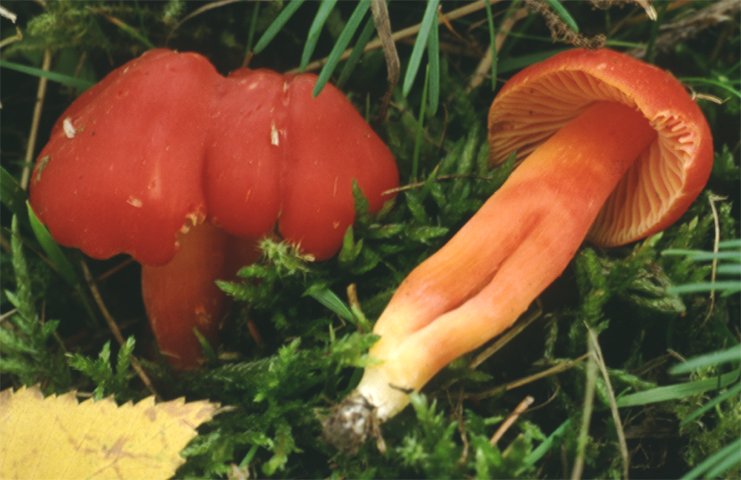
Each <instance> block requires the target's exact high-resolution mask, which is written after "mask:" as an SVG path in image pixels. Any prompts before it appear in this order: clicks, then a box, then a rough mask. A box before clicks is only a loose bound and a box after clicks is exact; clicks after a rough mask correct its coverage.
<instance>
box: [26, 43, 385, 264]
mask: <svg viewBox="0 0 741 480" xmlns="http://www.w3.org/2000/svg"><path fill="white" fill-rule="evenodd" d="M315 81H316V77H314V76H313V75H299V76H296V77H291V76H284V75H280V74H278V73H275V72H271V71H267V70H257V71H250V70H246V69H241V70H239V71H237V72H235V73H234V74H232V75H230V76H229V77H228V78H224V77H222V76H221V75H219V74H218V73H217V72H216V71H215V70H214V68H213V67H212V66H211V64H210V63H209V62H208V60H206V59H205V58H204V57H202V56H200V55H198V54H195V53H176V52H173V51H170V50H162V49H159V50H152V51H149V52H147V53H145V54H144V55H142V56H141V57H139V58H137V59H135V60H132V61H131V62H129V63H127V64H125V65H124V66H122V67H120V68H118V69H116V70H114V71H113V72H111V73H110V74H109V75H108V76H107V77H105V78H104V79H103V80H102V81H101V82H100V83H98V84H97V85H95V86H94V87H92V88H91V89H90V90H88V91H87V92H85V93H84V94H83V95H81V96H80V97H79V98H78V99H77V100H76V101H75V102H74V103H73V104H72V105H71V106H70V107H69V108H68V109H67V110H66V111H65V112H64V114H63V115H62V117H61V118H60V120H59V121H58V122H57V124H56V125H55V126H54V128H53V130H52V134H51V138H50V140H49V143H48V144H47V145H46V146H45V147H44V149H43V150H42V152H41V154H40V155H39V158H38V160H37V163H36V167H35V169H34V172H33V177H32V183H31V205H32V206H33V208H34V210H35V212H36V214H37V215H38V216H39V218H40V219H41V220H42V222H43V223H44V224H45V225H46V226H47V227H48V228H49V230H50V232H51V234H52V236H53V237H54V238H55V239H56V240H57V241H58V242H59V243H61V244H64V245H67V246H71V247H77V248H80V249H81V250H82V251H84V252H85V253H87V254H88V255H90V256H91V257H95V258H107V257H110V256H112V255H116V254H118V253H128V254H130V255H132V256H133V257H134V258H135V259H136V260H138V261H139V262H141V263H144V264H148V265H162V264H165V263H167V262H168V261H170V260H171V259H172V257H173V256H174V255H175V252H176V250H177V242H176V239H177V235H178V233H179V232H182V231H187V229H189V228H190V227H191V226H193V225H196V224H199V223H201V222H203V221H204V220H206V219H208V220H210V221H212V222H213V223H215V224H217V225H219V226H221V227H222V228H223V229H224V230H226V231H227V232H229V233H231V234H233V235H236V236H240V237H244V238H256V237H259V236H262V235H265V234H270V233H272V231H273V229H274V228H275V225H276V222H278V228H279V230H280V232H281V233H282V234H283V236H284V238H286V239H288V240H290V241H293V242H296V243H300V244H301V246H302V249H303V250H304V251H305V252H306V253H311V254H313V255H314V256H315V257H316V258H318V259H326V258H329V257H331V256H332V255H334V254H335V253H336V252H337V250H338V249H339V248H340V245H341V243H342V237H343V235H344V232H345V230H346V229H347V227H348V226H349V225H350V224H351V223H352V222H353V219H354V202H353V196H352V182H353V181H354V180H357V182H358V183H359V185H360V188H361V189H362V191H363V192H364V194H365V195H366V196H367V197H368V199H369V203H370V206H371V208H372V209H373V210H377V209H379V208H380V207H381V205H382V203H383V201H384V200H385V197H384V195H383V192H385V191H386V190H389V189H391V188H393V187H395V186H396V185H397V184H398V171H397V168H396V162H395V160H394V158H393V156H392V154H391V152H390V151H389V149H388V148H387V147H386V146H385V145H384V143H383V142H382V141H381V140H380V139H379V138H378V136H377V135H376V134H375V133H374V132H373V130H372V129H371V128H370V127H369V126H368V125H367V123H366V122H365V121H364V120H363V119H362V117H361V116H360V115H359V114H358V113H357V111H356V110H355V108H354V107H353V106H352V104H351V103H350V102H349V101H348V100H347V99H346V98H345V96H344V95H343V94H342V93H341V92H339V90H337V89H336V88H334V87H333V86H331V85H327V86H326V87H325V89H324V91H323V92H322V93H321V94H320V95H319V96H318V97H317V98H314V97H313V96H312V95H311V91H312V89H313V86H314V83H315Z"/></svg>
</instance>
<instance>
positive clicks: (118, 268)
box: [95, 257, 135, 283]
mask: <svg viewBox="0 0 741 480" xmlns="http://www.w3.org/2000/svg"><path fill="white" fill-rule="evenodd" d="M133 263H135V260H134V259H133V258H131V257H129V258H127V259H126V260H124V261H123V262H121V263H119V264H118V265H116V266H115V267H113V268H110V269H108V270H106V271H105V272H103V273H101V274H100V275H98V278H96V279H95V281H96V282H98V283H100V282H102V281H105V280H107V279H108V278H110V277H112V276H113V275H115V274H116V273H118V272H120V271H121V270H123V269H124V268H126V267H128V266H129V265H131V264H133Z"/></svg>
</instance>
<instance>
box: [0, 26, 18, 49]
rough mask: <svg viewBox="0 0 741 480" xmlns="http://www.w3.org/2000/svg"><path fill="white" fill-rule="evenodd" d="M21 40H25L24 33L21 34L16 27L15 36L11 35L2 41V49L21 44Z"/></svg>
mask: <svg viewBox="0 0 741 480" xmlns="http://www.w3.org/2000/svg"><path fill="white" fill-rule="evenodd" d="M21 40H23V32H21V29H20V28H18V27H15V35H11V36H10V37H6V38H3V39H2V40H0V49H2V48H5V47H7V46H8V45H11V44H13V43H15V42H19V41H21Z"/></svg>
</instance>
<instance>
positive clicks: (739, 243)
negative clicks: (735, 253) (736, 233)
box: [718, 238, 741, 248]
mask: <svg viewBox="0 0 741 480" xmlns="http://www.w3.org/2000/svg"><path fill="white" fill-rule="evenodd" d="M718 248H741V238H734V239H732V240H723V241H721V242H720V243H719V244H718Z"/></svg>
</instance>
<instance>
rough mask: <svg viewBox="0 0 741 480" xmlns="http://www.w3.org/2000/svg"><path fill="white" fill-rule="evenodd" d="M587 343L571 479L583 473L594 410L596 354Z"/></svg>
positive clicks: (578, 477)
mask: <svg viewBox="0 0 741 480" xmlns="http://www.w3.org/2000/svg"><path fill="white" fill-rule="evenodd" d="M587 343H588V344H589V352H588V353H587V354H586V357H587V358H589V361H588V362H587V368H586V369H585V370H586V372H585V375H586V382H585V385H584V407H583V408H582V416H581V427H580V428H579V437H578V438H577V443H576V458H575V459H574V466H573V467H572V469H571V480H578V479H580V478H582V474H583V473H584V457H585V456H586V451H587V443H588V441H589V425H590V424H591V422H592V411H593V410H594V392H595V389H596V387H597V362H596V360H595V358H596V354H595V351H594V348H593V345H592V342H587Z"/></svg>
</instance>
